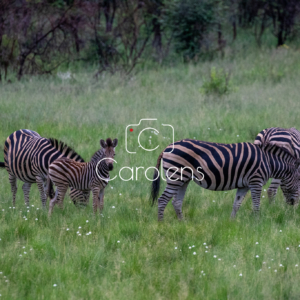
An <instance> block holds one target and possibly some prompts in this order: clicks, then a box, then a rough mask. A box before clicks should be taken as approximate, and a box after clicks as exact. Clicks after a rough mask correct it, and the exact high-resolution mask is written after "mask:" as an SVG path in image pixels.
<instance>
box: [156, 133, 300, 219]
mask: <svg viewBox="0 0 300 300" xmlns="http://www.w3.org/2000/svg"><path fill="white" fill-rule="evenodd" d="M161 158H163V169H164V172H165V174H166V177H167V186H166V188H165V190H164V192H163V194H162V195H161V196H160V197H159V199H158V220H159V221H160V220H162V219H163V214H164V210H165V207H166V205H167V204H168V202H169V201H170V200H171V199H172V198H173V201H172V204H173V206H174V209H175V211H176V213H177V216H178V218H179V219H181V218H182V202H183V198H184V195H185V192H186V189H187V186H188V184H189V182H190V181H191V180H193V181H194V182H196V183H197V184H198V185H199V186H201V187H203V188H205V189H209V190H212V191H228V190H232V189H237V193H236V196H235V200H234V204H233V210H232V214H231V217H235V215H236V213H237V211H238V209H239V207H240V205H241V203H242V201H243V199H244V197H245V196H246V194H247V192H248V191H249V190H250V191H251V196H252V203H253V209H254V210H255V211H258V210H259V206H260V196H261V191H262V186H263V185H264V184H265V183H266V182H267V180H268V179H269V178H278V179H281V184H282V190H283V193H284V195H285V197H286V198H287V199H288V201H290V202H297V201H298V198H299V189H298V181H299V179H300V173H299V172H298V170H297V168H298V166H299V160H296V159H295V158H294V157H293V156H292V155H290V154H289V153H287V152H286V151H284V150H283V149H281V148H278V147H277V146H276V145H274V146H272V145H271V146H268V147H266V148H264V149H261V148H260V147H259V146H257V145H254V144H251V143H238V144H218V143H209V142H203V141H196V140H191V139H186V140H181V141H178V142H175V143H174V145H169V146H168V147H167V148H166V149H165V150H164V151H163V152H162V153H161V154H160V155H159V157H158V160H157V164H156V170H155V172H154V176H153V182H152V201H153V204H154V202H155V201H156V199H157V197H158V192H159V185H160V174H159V172H158V170H159V167H160V164H161ZM170 175H171V176H170Z"/></svg>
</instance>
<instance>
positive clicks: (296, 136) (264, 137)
mask: <svg viewBox="0 0 300 300" xmlns="http://www.w3.org/2000/svg"><path fill="white" fill-rule="evenodd" d="M254 144H256V145H259V146H260V147H264V146H268V145H276V146H278V147H279V148H282V149H285V150H287V151H288V152H289V153H291V155H292V156H294V157H295V158H297V159H299V158H300V132H299V131H298V130H297V129H296V128H293V127H292V128H280V127H272V128H267V129H264V130H262V131H261V132H260V133H259V134H258V135H257V137H256V138H255V141H254ZM280 185H281V179H272V182H271V184H270V186H269V188H268V198H269V201H270V203H271V202H273V201H274V198H275V196H276V194H277V191H278V188H279V186H280ZM299 185H300V183H299Z"/></svg>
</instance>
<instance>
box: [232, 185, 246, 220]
mask: <svg viewBox="0 0 300 300" xmlns="http://www.w3.org/2000/svg"><path fill="white" fill-rule="evenodd" d="M248 191H249V188H242V189H238V190H237V192H236V195H235V199H234V202H233V208H232V213H231V218H235V216H236V213H237V211H238V210H239V208H240V206H241V204H242V202H243V200H244V198H245V196H246V194H247V192H248Z"/></svg>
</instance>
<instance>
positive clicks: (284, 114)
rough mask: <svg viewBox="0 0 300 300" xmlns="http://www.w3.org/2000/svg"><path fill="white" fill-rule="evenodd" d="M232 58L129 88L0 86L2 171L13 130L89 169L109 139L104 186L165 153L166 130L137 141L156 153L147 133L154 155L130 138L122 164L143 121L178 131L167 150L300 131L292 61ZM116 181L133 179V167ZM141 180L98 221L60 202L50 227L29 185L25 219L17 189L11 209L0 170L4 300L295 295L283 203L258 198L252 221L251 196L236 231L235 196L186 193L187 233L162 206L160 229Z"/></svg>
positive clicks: (151, 76)
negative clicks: (222, 81) (217, 79)
mask: <svg viewBox="0 0 300 300" xmlns="http://www.w3.org/2000/svg"><path fill="white" fill-rule="evenodd" d="M227 57H229V58H228V59H226V60H215V61H213V62H209V63H208V62H207V63H203V64H201V65H197V66H193V65H182V66H178V67H176V68H162V69H159V70H151V71H143V72H140V73H139V74H138V75H136V76H134V77H132V78H129V79H128V78H125V79H124V78H122V77H121V76H117V75H115V76H113V77H110V76H106V75H103V77H102V78H100V79H99V80H98V81H94V80H93V78H92V76H91V74H90V73H84V72H80V73H76V74H74V75H73V78H74V80H73V81H72V82H70V81H67V80H65V81H61V80H60V79H59V78H50V79H49V78H48V79H44V78H34V77H33V78H28V79H26V80H24V81H22V82H17V83H13V84H7V85H4V84H3V85H2V86H0V124H1V131H0V140H1V141H2V142H1V144H0V150H1V154H0V161H3V151H2V150H3V146H4V141H5V139H6V138H7V136H8V135H9V134H11V133H12V132H14V131H15V130H18V129H21V128H28V129H31V130H35V131H37V132H38V133H39V134H40V135H41V136H45V137H55V138H57V139H60V140H63V141H64V142H66V143H67V144H69V145H70V146H72V147H74V149H75V150H76V151H78V153H79V154H80V155H82V157H83V158H84V159H86V160H89V159H90V157H91V156H92V154H93V153H94V152H95V151H96V150H97V149H98V148H99V147H100V145H99V140H100V139H101V138H103V139H104V138H107V137H111V138H115V137H117V138H118V139H119V145H118V147H117V148H116V154H117V156H116V158H115V159H116V160H117V164H115V169H114V171H113V172H112V174H111V175H112V176H115V175H118V172H119V170H120V169H121V168H122V167H124V166H128V167H132V168H134V171H135V168H136V167H139V166H143V167H145V169H146V168H148V167H149V166H154V165H155V164H156V160H157V157H158V155H159V153H160V152H161V151H162V150H163V149H164V147H165V146H167V144H169V143H170V140H169V139H171V137H170V135H169V133H167V131H166V132H164V131H163V135H162V136H161V135H158V136H157V137H156V136H155V135H153V134H151V133H149V132H148V133H145V136H144V139H143V143H144V145H148V146H149V147H150V145H149V143H150V142H149V139H150V137H148V136H147V135H148V134H149V136H150V135H151V139H152V141H154V140H155V139H157V143H158V144H159V145H160V147H159V149H157V150H156V151H154V152H147V153H145V152H144V151H142V150H141V149H139V148H138V146H137V145H138V144H137V141H136V138H137V133H138V129H136V130H135V127H134V131H133V133H132V136H130V137H129V140H128V146H129V147H131V149H137V150H136V152H137V153H136V154H128V153H127V152H126V150H125V128H126V126H127V125H129V124H136V123H138V121H139V120H140V119H142V118H157V119H158V122H157V123H155V124H152V123H151V122H148V123H145V124H147V125H149V126H150V125H151V124H152V125H153V126H154V127H155V128H156V127H157V126H160V125H161V123H167V124H171V125H173V127H174V129H175V140H179V139H182V138H194V137H195V138H196V139H199V140H205V141H215V142H223V143H235V142H242V141H253V140H254V138H255V136H256V134H257V133H258V132H259V131H261V130H262V129H264V128H267V127H272V126H281V127H292V126H294V127H296V128H298V129H300V119H299V117H298V116H299V104H298V103H299V100H298V99H299V92H298V86H299V84H298V81H299V73H300V71H299V70H300V68H299V67H300V57H299V55H298V53H297V52H296V51H293V50H291V49H278V50H273V51H272V50H268V51H265V52H261V53H253V55H250V56H248V57H246V58H243V57H242V56H239V55H237V57H235V56H234V55H231V56H230V55H228V56H227ZM212 68H217V69H223V70H224V71H225V72H227V71H228V72H230V74H231V84H232V85H233V86H234V89H233V91H232V92H231V93H229V94H227V95H223V96H222V97H218V96H216V95H203V93H201V92H200V90H201V87H202V85H203V83H204V82H205V78H209V76H210V70H211V69H212ZM162 130H164V129H162ZM164 137H165V138H164ZM151 139H150V140H151ZM153 144H154V142H153V143H152V145H153ZM150 173H151V172H150V171H149V172H148V174H147V175H148V177H151V176H152V174H150ZM122 175H123V177H124V178H129V177H130V175H131V174H130V171H129V169H127V170H124V173H122ZM135 175H136V174H134V180H132V181H127V182H125V181H122V180H121V179H120V178H117V179H115V180H114V181H112V182H111V183H110V184H109V185H108V187H107V188H106V191H105V208H104V211H103V215H102V216H101V215H100V214H99V215H96V216H94V215H93V213H92V207H91V201H90V204H89V205H88V206H87V208H85V209H77V208H76V207H74V205H73V204H72V203H71V202H70V199H69V197H66V198H65V201H64V210H60V209H59V208H55V209H54V212H53V215H52V218H51V219H48V217H47V212H46V211H43V210H42V209H41V202H40V199H39V194H38V190H37V187H36V186H33V187H32V191H31V194H30V207H29V208H26V207H25V206H24V199H23V193H22V189H21V182H19V183H18V184H19V190H18V194H17V204H16V207H15V208H12V196H11V192H10V186H9V182H8V175H7V172H6V171H5V170H0V191H1V194H0V220H1V226H0V238H1V240H0V253H1V255H0V272H2V273H0V294H1V295H2V298H3V299H97V298H100V299H130V298H131V299H283V298H284V299H287V298H288V299H297V298H298V297H299V295H300V287H299V284H298V278H299V275H300V271H299V268H300V253H299V251H300V247H299V244H300V237H299V229H298V226H299V225H300V217H299V212H298V210H297V209H295V208H293V207H290V206H287V205H285V203H284V200H283V196H282V193H281V192H280V193H279V195H278V196H277V198H276V202H275V203H274V204H272V205H269V203H268V201H267V197H266V196H267V195H266V192H265V191H264V192H263V198H262V205H261V213H260V215H259V217H257V216H254V215H252V208H251V198H250V195H247V197H246V199H245V201H244V202H245V203H244V204H243V205H242V207H241V208H240V211H239V212H238V214H237V218H236V220H234V221H231V220H230V219H229V216H230V212H231V208H232V204H233V199H234V195H235V191H229V192H211V191H207V190H204V189H201V188H199V187H197V186H196V185H194V184H193V183H191V184H190V185H189V187H188V190H187V194H186V196H185V199H184V202H183V212H184V216H185V219H184V221H182V222H178V221H177V219H176V214H175V212H174V209H173V207H172V205H171V203H169V205H168V206H167V209H166V211H165V220H164V222H162V223H159V224H158V222H157V208H156V207H151V206H150V203H149V201H148V199H149V195H150V185H151V183H150V182H149V181H147V180H146V179H145V176H144V175H143V170H140V171H139V175H138V180H135V179H136V177H135ZM265 188H266V187H265ZM161 192H162V190H161ZM38 208H39V209H38ZM87 221H88V222H87ZM79 227H81V228H79ZM77 232H79V234H81V235H79V234H78V233H77ZM89 232H91V234H89V235H86V234H87V233H89ZM194 253H195V254H194ZM214 256H216V257H214ZM280 265H282V266H280ZM297 265H299V267H297ZM4 276H5V277H4Z"/></svg>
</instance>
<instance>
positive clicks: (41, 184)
mask: <svg viewBox="0 0 300 300" xmlns="http://www.w3.org/2000/svg"><path fill="white" fill-rule="evenodd" d="M35 180H36V183H37V186H38V189H39V192H40V196H41V200H42V205H43V208H46V202H47V197H46V194H45V187H44V180H43V178H41V177H39V176H37V177H36V178H35Z"/></svg>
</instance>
